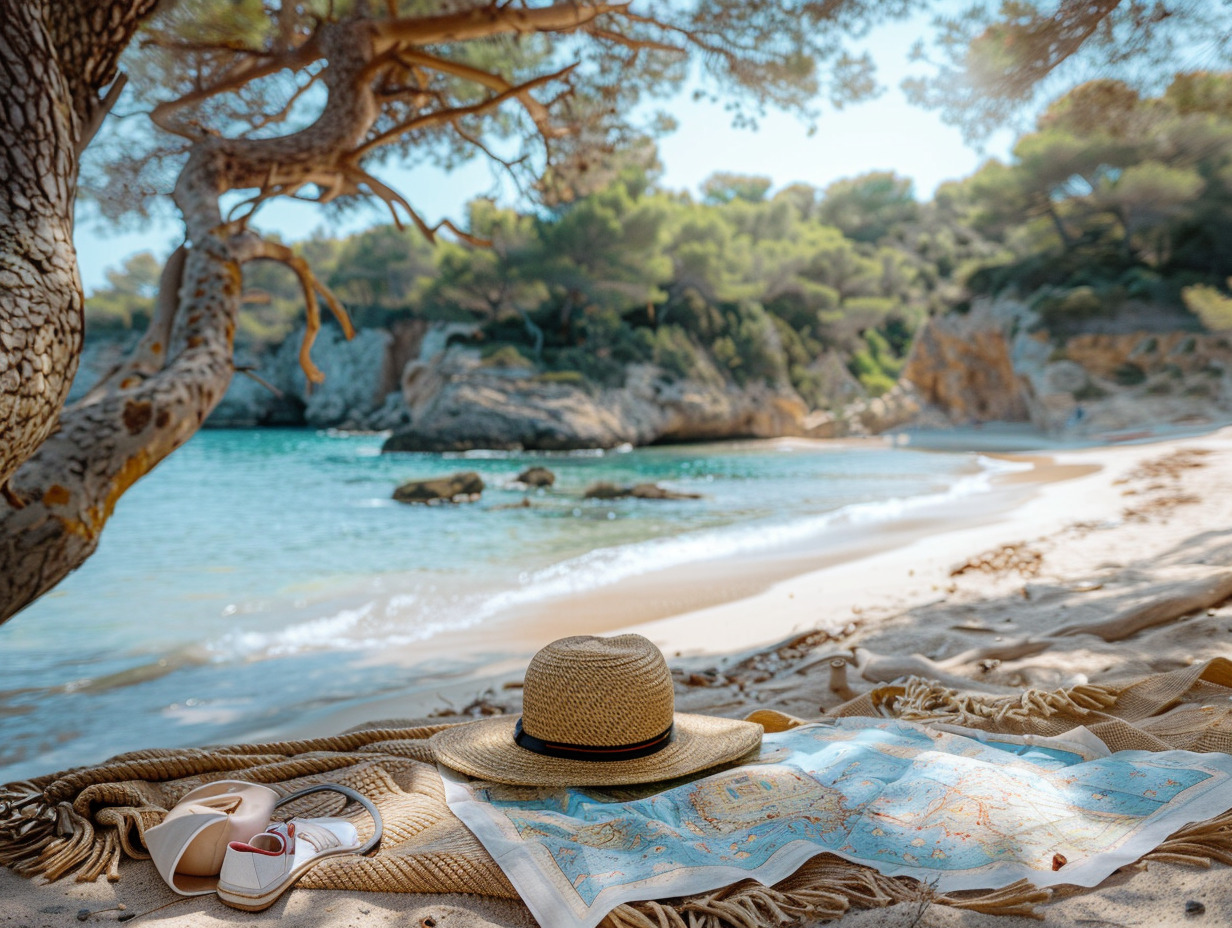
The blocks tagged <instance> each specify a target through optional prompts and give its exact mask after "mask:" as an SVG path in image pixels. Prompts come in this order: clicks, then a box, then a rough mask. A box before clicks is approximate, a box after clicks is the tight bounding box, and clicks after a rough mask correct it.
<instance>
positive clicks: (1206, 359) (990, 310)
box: [904, 300, 1232, 437]
mask: <svg viewBox="0 0 1232 928" xmlns="http://www.w3.org/2000/svg"><path fill="white" fill-rule="evenodd" d="M1127 327H1128V324H1127V325H1126V326H1123V328H1127ZM904 379H905V380H907V381H909V382H910V383H911V384H912V385H913V386H914V387H915V388H916V389H917V390H918V391H919V392H920V394H921V396H922V398H923V399H924V400H925V401H926V402H927V403H928V404H929V405H930V406H931V407H932V408H933V409H935V410H939V411H940V412H942V413H943V414H944V415H945V416H947V417H948V419H949V420H950V421H951V422H954V423H974V422H987V421H1020V420H1029V421H1030V422H1031V423H1033V424H1034V425H1035V426H1036V427H1037V428H1039V429H1040V430H1042V431H1044V432H1047V433H1049V434H1053V435H1068V436H1074V437H1081V436H1090V435H1098V434H1102V433H1109V432H1118V431H1125V430H1135V429H1142V428H1146V427H1150V426H1157V425H1161V424H1199V423H1208V422H1222V421H1227V420H1228V419H1230V418H1232V339H1230V338H1229V336H1228V335H1225V334H1219V333H1208V332H1194V331H1184V330H1181V331H1178V330H1172V331H1166V332H1159V331H1104V332H1086V333H1079V334H1069V335H1067V336H1065V337H1057V336H1054V335H1053V334H1052V333H1049V332H1047V331H1044V330H1041V329H1040V328H1039V327H1038V319H1037V318H1036V317H1035V315H1034V314H1033V313H1032V312H1031V311H1030V309H1029V308H1028V307H1026V306H1025V305H1024V304H1022V303H1020V302H1017V301H1013V300H1000V301H998V302H996V303H990V302H980V303H977V304H976V305H975V306H974V307H973V308H972V310H971V312H970V313H968V314H966V315H959V314H951V315H947V316H941V317H937V318H934V319H931V320H930V321H929V322H928V324H927V325H926V326H925V327H924V329H923V330H922V331H921V333H920V335H919V336H918V338H917V340H916V343H915V346H914V347H913V349H912V354H911V357H910V358H909V360H908V363H907V365H906V368H905V370H904Z"/></svg>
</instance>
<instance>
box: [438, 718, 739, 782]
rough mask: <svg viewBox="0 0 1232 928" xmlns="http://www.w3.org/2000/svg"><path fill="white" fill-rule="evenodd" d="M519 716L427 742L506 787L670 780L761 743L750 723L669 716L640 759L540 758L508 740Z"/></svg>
mask: <svg viewBox="0 0 1232 928" xmlns="http://www.w3.org/2000/svg"><path fill="white" fill-rule="evenodd" d="M519 718H520V716H516V715H502V716H497V717H496V718H489V719H479V720H477V721H474V722H469V723H467V724H465V725H457V726H455V727H452V728H446V729H443V730H441V731H438V732H437V733H436V734H435V735H433V736H432V740H431V741H430V742H429V743H430V745H431V747H432V753H433V755H434V756H435V758H436V761H437V763H439V764H442V765H443V766H445V767H449V768H450V769H451V770H457V771H460V772H462V773H465V774H469V775H470V776H472V777H478V778H480V779H482V780H489V781H491V782H493V783H505V784H508V785H510V786H627V785H630V784H633V783H656V782H658V781H659V780H671V779H673V778H675V777H681V776H685V775H687V774H690V773H696V772H698V771H699V770H705V769H707V768H708V767H717V766H718V765H720V764H726V763H730V762H731V761H735V760H739V759H740V758H742V757H744V756H745V755H746V754H748V753H750V752H751V751H754V750H756V749H757V748H758V747H759V746H760V745H761V735H762V727H761V726H760V725H758V724H757V723H755V722H742V721H739V720H738V719H725V718H717V717H715V716H709V715H693V714H691V713H687V712H677V713H676V714H675V726H674V728H673V730H672V740H671V742H670V743H668V745H667V747H665V748H663V750H661V751H657V752H655V753H654V754H650V755H647V756H646V757H638V758H634V759H632V760H617V761H585V760H569V759H566V758H562V757H545V756H544V755H542V754H536V753H535V752H534V751H530V750H527V749H526V748H524V747H522V746H521V745H519V744H518V743H517V742H516V741H514V740H513V734H514V726H515V725H516V724H517V722H518V719H519Z"/></svg>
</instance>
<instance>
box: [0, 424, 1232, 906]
mask: <svg viewBox="0 0 1232 928" xmlns="http://www.w3.org/2000/svg"><path fill="white" fill-rule="evenodd" d="M1047 458H1048V459H1049V460H1050V461H1051V463H1050V464H1041V465H1040V467H1039V470H1040V471H1041V472H1042V473H1043V474H1044V475H1047V474H1048V472H1049V469H1052V468H1056V469H1058V470H1053V471H1052V474H1053V476H1054V477H1067V478H1068V479H1053V480H1051V481H1043V482H1030V481H1028V482H1024V480H1023V479H1022V478H1014V475H1008V477H1009V478H1014V479H1009V480H1008V489H1007V490H1006V492H1007V493H1009V494H1010V496H1011V497H1016V498H1018V502H1017V504H1016V505H1012V506H1009V507H1007V508H1006V509H1005V510H1003V511H999V512H989V513H986V515H987V516H988V518H987V519H985V520H984V521H983V522H979V523H970V524H964V525H962V526H960V527H957V528H951V527H949V526H948V524H944V525H943V527H942V529H941V530H937V531H934V532H933V533H932V534H929V533H928V531H927V529H928V527H929V526H928V525H927V524H926V525H925V526H923V527H922V528H923V529H925V531H924V532H923V533H922V535H921V537H918V538H916V539H915V540H913V541H910V542H909V543H906V544H903V545H899V546H897V547H891V548H890V549H888V550H883V551H880V552H876V553H871V554H868V555H867V556H865V557H863V558H862V559H860V560H857V561H846V562H842V563H835V564H830V565H829V566H824V567H822V568H821V569H819V570H814V571H812V572H809V573H804V574H801V575H798V576H795V577H792V578H789V579H785V580H781V581H778V582H775V583H771V584H770V585H769V586H768V587H766V588H765V589H764V590H762V591H761V592H758V593H755V594H754V595H752V596H749V597H746V598H744V599H741V600H737V601H733V602H727V603H723V604H719V605H710V606H706V607H704V608H701V609H695V610H693V611H691V612H684V613H682V614H677V615H674V616H670V617H667V618H659V619H655V620H652V621H648V622H644V623H642V624H641V625H637V626H634V629H635V630H637V631H640V632H642V633H644V634H646V635H647V636H648V637H650V638H652V640H654V641H656V643H658V644H660V646H661V647H663V646H666V649H667V654H668V658H669V662H670V663H672V664H673V665H675V666H676V667H677V669H678V673H677V675H676V679H677V687H676V692H677V698H676V705H677V708H679V709H680V710H682V711H688V712H706V713H711V714H717V715H728V716H737V717H743V716H745V715H747V714H748V713H749V712H751V711H753V710H755V709H759V708H768V709H776V710H779V711H783V712H787V713H789V714H792V715H796V716H799V717H806V718H809V717H816V716H817V715H818V714H819V713H821V712H824V711H825V710H826V709H828V708H831V707H833V706H835V705H837V704H838V703H839V702H840V701H841V699H840V697H838V696H837V695H835V694H834V693H832V692H831V691H830V689H829V679H828V676H827V674H826V673H825V672H824V668H825V667H826V666H827V665H828V664H829V660H830V655H831V654H834V653H836V652H841V653H849V654H850V655H851V656H852V657H853V658H854V662H853V663H851V664H850V672H849V679H850V682H851V685H852V686H853V687H855V688H856V689H857V690H859V691H864V690H866V689H867V688H869V687H870V686H872V685H874V684H875V683H876V682H884V681H889V680H892V679H896V678H898V677H902V676H905V675H909V674H922V675H925V676H931V677H932V678H934V679H937V680H940V681H942V682H943V683H946V684H947V685H953V686H966V687H969V688H974V689H988V690H990V691H993V692H1002V693H1014V692H1020V691H1021V688H1022V687H1024V686H1039V687H1045V688H1054V687H1056V686H1062V685H1072V684H1073V683H1075V682H1085V681H1088V680H1097V681H1098V680H1104V679H1110V678H1112V677H1116V676H1127V675H1134V676H1136V675H1139V674H1144V673H1150V672H1157V671H1160V670H1170V669H1175V668H1177V667H1183V666H1186V665H1188V664H1190V663H1193V662H1194V661H1201V660H1205V659H1208V658H1210V657H1214V656H1224V657H1232V601H1224V602H1212V603H1211V604H1210V605H1209V607H1207V608H1198V609H1191V610H1189V611H1188V612H1185V613H1184V614H1181V615H1173V616H1171V617H1166V618H1165V619H1163V620H1162V621H1160V622H1157V623H1155V624H1152V625H1149V626H1147V627H1145V628H1137V629H1132V630H1125V631H1124V633H1123V634H1121V633H1119V632H1114V633H1113V634H1111V635H1109V636H1108V637H1103V636H1101V635H1096V634H1092V633H1089V632H1088V633H1086V634H1074V633H1073V632H1072V631H1070V632H1066V631H1065V629H1067V628H1069V629H1073V628H1074V627H1075V626H1079V627H1081V626H1083V625H1088V626H1089V625H1091V624H1092V623H1100V622H1104V623H1106V622H1107V621H1108V619H1109V618H1110V617H1114V616H1117V615H1120V614H1124V612H1125V610H1126V609H1127V608H1129V609H1132V608H1134V607H1135V604H1141V603H1159V602H1161V601H1164V600H1166V599H1167V597H1168V596H1170V595H1175V590H1176V588H1177V585H1178V584H1185V583H1192V582H1193V580H1194V579H1195V578H1196V577H1206V578H1209V577H1211V576H1214V575H1223V574H1226V573H1229V572H1230V570H1229V569H1230V568H1232V531H1230V529H1232V428H1224V429H1222V430H1219V431H1212V432H1209V433H1206V434H1204V435H1201V436H1186V437H1185V438H1176V437H1168V438H1165V439H1163V440H1161V441H1159V442H1153V443H1149V444H1133V445H1130V444H1123V445H1117V446H1113V447H1100V448H1094V449H1072V450H1050V452H1049V453H1048V455H1047ZM1075 468H1077V470H1076V469H1075ZM1092 468H1096V469H1092ZM1036 476H1037V477H1038V476H1039V474H1037V475H1036ZM982 498H983V497H976V499H982ZM934 524H935V523H934ZM990 550H991V551H997V552H1000V553H1006V554H1007V556H1006V557H1004V558H1001V559H1000V560H997V559H996V558H993V559H990V558H988V557H987V556H985V555H987V554H988V552H989V551H990ZM959 567H961V568H964V569H962V570H960V571H958V572H957V573H955V569H956V568H959ZM609 593H610V589H609ZM796 623H805V624H806V626H807V627H816V626H817V625H818V624H822V625H823V627H829V628H832V629H835V632H834V633H833V634H832V635H829V636H818V637H814V638H813V640H811V641H809V642H806V643H799V644H794V643H793V645H792V646H791V647H787V648H784V647H780V646H776V645H772V646H771V647H769V648H767V647H765V646H764V642H766V641H775V642H776V643H777V644H781V643H782V641H783V638H784V637H787V635H789V634H790V632H787V634H784V635H778V633H779V632H783V631H784V630H785V629H789V628H791V627H794V625H795V624H796ZM543 633H545V634H548V633H550V632H549V631H548V630H547V629H546V628H545V629H543ZM776 635H778V637H777V639H776V638H775V636H776ZM1041 638H1043V639H1046V640H1047V641H1048V644H1047V646H1046V649H1045V650H1043V651H1042V652H1041V651H1039V650H1029V649H1028V650H1023V651H1015V648H1014V642H1015V641H1017V640H1024V639H1025V640H1035V641H1039V640H1040V639H1041ZM485 643H490V644H491V645H493V646H495V645H496V644H499V642H498V641H496V640H495V639H493V640H492V641H491V642H487V641H486V638H485ZM674 646H675V647H676V649H677V650H680V652H681V657H679V658H677V657H675V653H674V651H673V650H671V649H672V648H673V647H674ZM523 647H524V648H526V649H530V650H533V648H531V647H530V644H529V642H527V643H525V644H524V645H523ZM742 649H743V650H742ZM990 649H991V650H992V651H994V652H996V653H997V654H998V656H997V657H996V658H995V659H989V651H990ZM488 658H490V660H488V662H487V663H483V662H476V661H461V660H458V659H456V658H455V659H454V660H452V661H451V662H450V663H449V664H448V665H447V666H441V667H439V668H438V670H439V672H440V673H439V680H438V681H437V683H425V685H424V686H422V687H421V688H420V689H419V690H418V691H417V692H415V693H410V692H409V691H408V692H407V693H401V694H392V695H391V696H390V697H389V700H388V701H382V700H357V701H356V702H355V703H354V704H349V705H346V706H334V707H332V710H331V711H330V712H328V713H321V714H317V715H314V716H312V717H311V718H306V719H304V720H303V722H304V724H305V725H309V726H312V727H313V728H314V730H315V731H316V733H326V729H330V731H336V730H338V727H339V726H340V725H341V723H344V722H346V721H347V719H346V718H345V717H346V716H347V715H350V716H352V717H353V718H354V719H355V720H357V721H362V722H371V721H376V720H377V718H379V717H380V716H382V715H383V716H384V717H385V718H390V719H394V718H407V717H409V716H412V715H415V714H417V713H415V712H412V711H411V710H412V709H413V708H415V707H422V708H423V712H422V713H418V714H426V713H427V712H428V711H430V709H431V708H439V707H440V706H442V705H443V704H444V703H445V701H446V700H449V701H451V702H453V703H454V705H455V706H462V705H465V704H466V702H467V701H468V700H470V699H471V698H473V697H474V696H475V695H476V694H477V693H485V695H484V697H483V698H485V699H488V698H490V701H491V702H493V703H500V704H501V706H502V708H509V709H510V710H511V711H513V710H514V709H515V707H516V705H517V703H518V697H519V690H518V689H517V688H516V687H513V688H509V689H505V688H504V687H503V684H504V683H505V682H517V681H519V680H520V678H521V675H522V672H523V670H524V667H525V660H524V659H523V658H518V657H517V656H515V655H509V654H505V655H504V656H501V655H499V654H498V653H497V651H496V648H495V647H493V648H492V649H491V651H490V653H489V654H488ZM425 659H427V658H425ZM750 669H752V670H755V671H756V673H750ZM690 671H696V672H694V673H691V674H690ZM485 673H486V675H485ZM488 692H490V694H491V695H490V697H489V696H487V695H486V693H488ZM412 702H413V703H414V704H415V705H414V706H412ZM449 720H451V721H456V720H460V719H459V717H458V716H454V717H453V718H451V719H449ZM343 727H345V726H343ZM120 873H121V877H122V878H121V880H120V882H118V883H108V882H106V881H103V880H99V881H98V882H94V883H73V882H69V881H64V882H59V883H55V884H51V885H45V884H39V883H35V882H32V881H29V880H26V879H23V878H21V877H19V876H17V875H16V874H14V873H12V872H9V871H3V872H0V894H3V898H4V899H5V905H4V906H3V907H0V928H29V926H46V928H56V926H63V925H67V924H69V923H70V922H71V921H72V919H73V913H74V912H76V911H78V910H79V909H81V908H82V907H85V908H87V909H89V910H91V911H101V910H103V909H108V908H110V907H114V906H116V905H117V904H122V905H124V906H126V907H127V909H128V911H129V912H132V913H135V914H137V915H139V916H150V917H149V918H148V919H147V920H148V921H150V922H151V923H154V922H155V920H156V922H157V924H158V925H159V926H160V928H199V926H200V925H203V924H205V925H236V926H239V925H241V924H245V925H247V924H251V922H252V916H251V915H249V914H247V913H243V912H239V911H235V910H231V909H227V908H226V907H224V906H222V905H220V904H219V903H218V902H217V900H214V899H210V898H208V897H197V898H184V899H179V900H173V899H169V898H168V897H169V893H168V892H167V890H166V888H165V887H164V886H163V884H162V883H161V881H160V879H159V878H158V876H157V875H156V874H155V873H154V870H153V868H152V867H150V866H149V865H148V864H143V863H140V862H137V861H132V860H127V859H126V860H125V861H124V862H123V864H122V866H121V869H120ZM1228 873H1229V870H1228V868H1227V867H1225V866H1223V865H1220V864H1215V865H1213V866H1211V867H1210V868H1209V869H1198V868H1193V867H1185V866H1180V865H1176V864H1171V863H1162V862H1151V863H1150V864H1149V865H1146V864H1138V865H1131V866H1128V867H1125V868H1123V869H1122V870H1120V871H1119V872H1117V873H1116V874H1114V875H1112V876H1111V877H1109V878H1108V879H1107V880H1105V881H1104V882H1103V883H1101V884H1100V885H1099V886H1097V887H1093V888H1090V889H1078V888H1074V887H1066V886H1062V887H1059V888H1058V890H1057V892H1056V893H1055V894H1054V896H1053V898H1052V900H1051V901H1049V902H1047V903H1045V904H1043V906H1042V907H1041V909H1040V915H1041V916H1042V917H1044V918H1046V923H1047V924H1057V925H1087V924H1109V925H1118V926H1123V928H1136V926H1143V928H1147V926H1158V925H1167V924H1179V923H1180V922H1182V921H1189V920H1190V916H1188V915H1187V914H1186V904H1187V902H1189V901H1191V900H1193V901H1198V902H1200V903H1201V904H1202V905H1203V906H1205V915H1204V916H1203V918H1204V920H1205V921H1206V922H1209V923H1210V924H1224V923H1227V922H1228V921H1229V920H1232V881H1229V879H1228ZM173 901H174V902H177V904H176V905H175V907H174V908H171V909H166V910H162V909H161V907H162V906H164V905H166V904H167V903H169V902H173ZM267 917H272V918H275V919H277V920H278V921H279V922H281V923H285V924H287V925H290V926H292V928H312V926H321V925H335V924H336V925H377V926H380V925H385V924H388V925H391V926H392V925H395V924H398V925H401V924H415V923H417V922H418V923H423V924H427V923H428V922H427V920H428V919H431V920H432V922H433V923H435V924H436V925H437V926H439V928H494V926H501V928H535V922H534V920H533V919H532V918H531V916H530V914H529V911H528V910H527V909H526V908H525V906H524V905H522V904H521V903H520V902H517V901H511V900H501V899H493V898H486V897H477V896H463V895H456V894H436V895H410V894H396V893H368V892H341V891H339V892H329V893H317V892H309V891H302V892H297V891H292V892H290V893H288V894H287V895H286V896H285V897H284V899H283V900H280V901H279V902H278V903H277V905H276V907H275V908H274V909H272V910H271V914H270V916H267ZM96 920H97V919H96ZM833 924H836V925H841V926H844V928H884V926H901V928H910V926H913V925H917V924H919V925H924V924H927V925H929V926H930V928H1030V926H1034V925H1038V924H1039V922H1038V921H1035V920H1033V919H1030V918H1027V917H1022V916H992V915H987V914H981V913H979V912H975V911H969V910H968V911H964V910H959V909H955V908H950V907H946V906H939V905H927V904H918V903H906V904H901V905H898V906H895V907H892V908H885V909H877V908H874V909H853V910H852V911H850V912H848V913H847V914H846V915H845V916H843V917H842V918H841V919H840V920H838V921H836V922H833Z"/></svg>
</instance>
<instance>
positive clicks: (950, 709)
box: [892, 677, 1120, 727]
mask: <svg viewBox="0 0 1232 928" xmlns="http://www.w3.org/2000/svg"><path fill="white" fill-rule="evenodd" d="M902 689H903V692H902V694H901V695H899V696H898V698H897V699H896V700H895V701H894V705H893V708H892V714H893V716H894V717H895V718H900V719H905V720H907V721H915V722H919V721H925V720H928V721H946V722H951V723H953V724H956V725H967V726H979V727H985V726H987V725H988V724H989V723H992V724H993V725H994V726H1004V725H1007V724H1008V725H1025V724H1026V723H1027V722H1028V721H1029V720H1030V719H1032V718H1036V719H1039V718H1044V719H1047V718H1052V717H1053V716H1054V715H1062V714H1065V715H1073V716H1077V717H1078V718H1082V717H1083V716H1086V715H1089V714H1090V713H1091V712H1094V711H1099V710H1101V709H1107V708H1108V707H1110V706H1112V705H1114V704H1115V703H1116V701H1117V697H1118V695H1119V694H1120V690H1119V689H1116V688H1114V687H1110V686H1101V685H1099V684H1096V683H1080V684H1078V685H1077V686H1071V687H1068V688H1066V689H1059V690H1039V689H1030V690H1025V691H1023V692H1022V693H1021V694H1016V695H1012V696H989V695H986V694H983V693H963V692H960V691H958V690H955V689H951V688H950V687H948V686H942V685H941V684H940V683H937V682H936V681H935V680H925V679H923V678H921V677H910V678H908V679H907V680H906V682H905V683H904V684H903V685H902Z"/></svg>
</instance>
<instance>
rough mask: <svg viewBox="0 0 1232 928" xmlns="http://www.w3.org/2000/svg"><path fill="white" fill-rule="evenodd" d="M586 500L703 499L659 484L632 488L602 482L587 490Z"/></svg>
mask: <svg viewBox="0 0 1232 928" xmlns="http://www.w3.org/2000/svg"><path fill="white" fill-rule="evenodd" d="M584 496H585V498H586V499H626V498H628V497H633V498H634V499H701V498H702V496H701V494H700V493H681V492H679V491H677V490H668V489H666V488H665V487H661V486H659V485H658V484H657V483H638V484H635V485H633V486H631V487H622V486H618V485H617V484H615V483H608V482H607V481H600V482H598V483H592V484H591V485H590V486H589V487H587V488H586V493H585V494H584Z"/></svg>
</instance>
